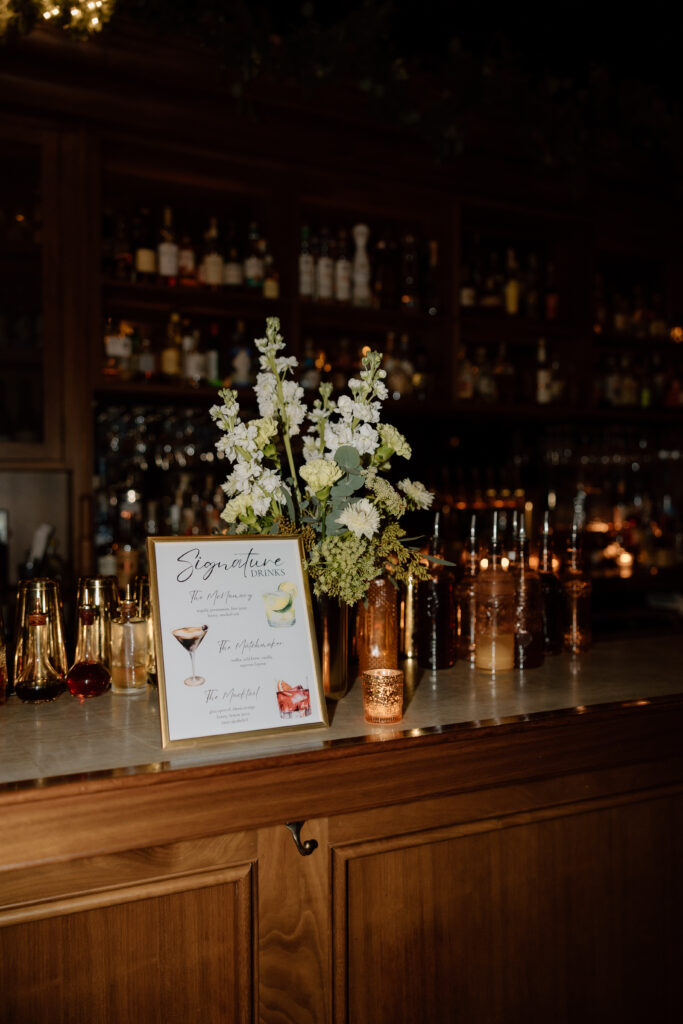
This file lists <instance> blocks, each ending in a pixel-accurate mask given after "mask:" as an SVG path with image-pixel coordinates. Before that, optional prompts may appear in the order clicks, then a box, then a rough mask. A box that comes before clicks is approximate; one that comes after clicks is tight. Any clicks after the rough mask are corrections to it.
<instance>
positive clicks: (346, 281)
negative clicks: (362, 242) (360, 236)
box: [334, 228, 351, 303]
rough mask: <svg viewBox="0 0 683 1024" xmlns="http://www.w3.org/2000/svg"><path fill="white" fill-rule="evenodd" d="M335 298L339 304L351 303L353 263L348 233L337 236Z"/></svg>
mask: <svg viewBox="0 0 683 1024" xmlns="http://www.w3.org/2000/svg"><path fill="white" fill-rule="evenodd" d="M334 297H335V299H336V301H337V302H342V303H348V302H350V301H351V261H350V259H349V247H348V238H347V234H346V231H345V230H344V228H342V229H341V230H340V232H339V234H338V235H337V259H336V261H335V264H334Z"/></svg>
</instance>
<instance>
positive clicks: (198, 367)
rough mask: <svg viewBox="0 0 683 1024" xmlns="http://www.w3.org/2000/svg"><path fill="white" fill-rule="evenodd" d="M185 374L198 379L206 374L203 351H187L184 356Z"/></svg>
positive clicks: (189, 378)
mask: <svg viewBox="0 0 683 1024" xmlns="http://www.w3.org/2000/svg"><path fill="white" fill-rule="evenodd" d="M185 376H186V377H187V378H188V380H194V381H200V380H204V377H205V376H206V357H205V355H204V353H203V352H188V353H187V355H186V356H185Z"/></svg>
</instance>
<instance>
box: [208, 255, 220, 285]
mask: <svg viewBox="0 0 683 1024" xmlns="http://www.w3.org/2000/svg"><path fill="white" fill-rule="evenodd" d="M204 284H208V285H220V284H223V257H222V256H221V255H220V253H217V252H210V253H208V254H207V255H206V256H205V257H204Z"/></svg>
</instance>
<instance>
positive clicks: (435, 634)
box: [417, 512, 455, 671]
mask: <svg viewBox="0 0 683 1024" xmlns="http://www.w3.org/2000/svg"><path fill="white" fill-rule="evenodd" d="M429 554H430V556H431V557H432V558H440V559H443V545H442V541H441V513H440V512H437V513H436V515H435V516H434V531H433V533H432V537H431V540H430V542H429ZM454 591H455V575H454V573H453V572H452V570H451V569H450V567H449V566H448V565H445V564H439V563H438V562H430V565H429V578H428V579H426V580H420V583H419V585H418V593H417V622H418V626H417V662H418V665H420V667H421V668H428V669H431V670H432V671H435V670H436V669H440V668H450V666H451V665H453V664H454V662H455V594H454Z"/></svg>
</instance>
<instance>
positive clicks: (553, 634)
mask: <svg viewBox="0 0 683 1024" xmlns="http://www.w3.org/2000/svg"><path fill="white" fill-rule="evenodd" d="M538 575H539V577H540V580H541V598H542V612H543V650H544V651H545V653H546V654H559V653H560V651H561V650H562V640H563V631H562V619H563V609H564V595H563V593H562V584H561V583H560V580H559V577H558V575H557V573H556V572H555V570H554V568H553V549H552V544H551V540H550V513H549V512H548V511H547V510H546V513H545V516H544V517H543V533H542V536H541V550H540V553H539V562H538Z"/></svg>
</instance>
